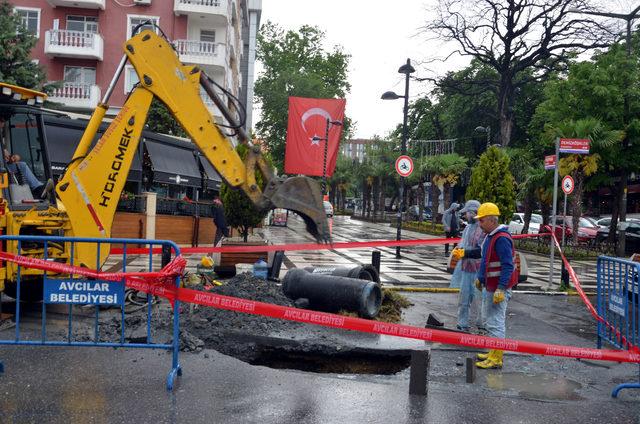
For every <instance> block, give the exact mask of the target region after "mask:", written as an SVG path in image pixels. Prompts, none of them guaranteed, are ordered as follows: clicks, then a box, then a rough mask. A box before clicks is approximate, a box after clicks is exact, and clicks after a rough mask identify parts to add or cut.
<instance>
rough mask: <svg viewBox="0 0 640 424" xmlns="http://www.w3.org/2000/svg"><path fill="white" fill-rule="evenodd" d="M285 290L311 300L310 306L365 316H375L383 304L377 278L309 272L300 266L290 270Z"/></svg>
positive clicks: (297, 297) (316, 308) (285, 279)
mask: <svg viewBox="0 0 640 424" xmlns="http://www.w3.org/2000/svg"><path fill="white" fill-rule="evenodd" d="M282 291H283V292H284V294H285V295H286V296H287V297H289V298H290V299H293V300H297V299H301V298H302V299H308V300H309V307H310V308H311V309H314V310H320V311H327V312H334V311H338V310H340V309H345V310H348V311H355V312H357V313H358V315H360V316H361V317H363V318H375V317H376V316H377V315H378V312H379V311H380V304H381V303H382V290H381V289H380V285H379V284H377V283H376V282H374V281H368V280H360V279H355V278H348V277H341V276H335V275H328V274H319V273H310V272H307V271H305V270H304V269H300V268H294V269H292V270H289V271H287V274H286V275H285V277H284V279H283V281H282Z"/></svg>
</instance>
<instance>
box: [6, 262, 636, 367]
mask: <svg viewBox="0 0 640 424" xmlns="http://www.w3.org/2000/svg"><path fill="white" fill-rule="evenodd" d="M0 258H1V259H3V260H6V261H11V262H15V263H18V264H20V265H22V266H25V267H31V268H37V269H42V270H48V271H53V272H60V273H66V274H74V275H84V276H87V277H92V278H98V279H104V280H109V281H121V280H123V279H124V280H125V281H126V285H127V286H128V287H130V288H133V289H136V290H140V291H143V292H146V293H149V294H153V295H157V296H161V297H164V298H166V299H168V300H169V301H170V302H172V303H173V301H174V300H175V299H176V297H177V299H178V300H179V301H181V302H186V303H195V304H199V305H203V306H210V307H214V308H219V309H225V310H229V311H235V312H242V313H249V314H254V315H262V316H268V317H272V318H276V319H284V320H289V321H297V322H302V323H307V324H314V325H322V326H325V327H332V328H341V329H345V330H354V331H361V332H367V333H375V334H384V335H390V336H398V337H405V338H412V339H418V340H424V341H427V342H437V343H445V344H453V345H460V346H468V347H474V348H482V349H500V350H507V351H513V352H520V353H530V354H536V355H549V356H561V357H569V358H582V359H597V360H603V361H615V362H634V363H640V352H639V351H638V349H637V348H634V349H633V350H631V351H620V350H605V349H592V348H581V347H575V346H565V345H554V344H546V343H539V342H530V341H523V340H514V339H500V338H495V337H489V336H476V335H471V334H464V333H458V332H451V331H445V330H436V329H426V328H420V327H412V326H409V325H403V324H390V323H381V322H377V321H370V320H365V319H361V318H352V317H346V316H342V315H335V314H330V313H326V312H316V311H309V310H305V309H298V308H291V307H286V306H279V305H273V304H268V303H263V302H257V301H253V300H247V299H241V298H236V297H230V296H223V295H218V294H214V293H207V292H202V291H198V290H192V289H185V288H176V287H175V285H173V283H172V280H173V279H174V278H175V277H176V276H178V275H181V273H182V271H183V270H184V267H185V265H186V261H185V260H184V258H182V257H181V256H178V257H176V258H175V259H174V260H173V261H171V262H170V263H169V264H168V265H167V266H166V267H165V268H163V269H162V270H161V271H159V272H148V273H142V272H139V273H128V272H127V273H123V272H121V273H103V272H99V271H95V270H88V269H86V268H80V267H77V266H71V265H66V264H61V263H55V262H54V263H52V262H49V261H45V260H42V259H36V258H28V257H24V256H17V255H13V254H10V253H6V252H0ZM587 300H588V299H587Z"/></svg>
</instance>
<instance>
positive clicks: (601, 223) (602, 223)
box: [596, 216, 640, 228]
mask: <svg viewBox="0 0 640 424" xmlns="http://www.w3.org/2000/svg"><path fill="white" fill-rule="evenodd" d="M627 221H628V222H640V219H638V218H627ZM596 224H598V227H607V228H608V227H609V226H610V225H611V217H610V216H608V217H606V218H600V219H598V220H596Z"/></svg>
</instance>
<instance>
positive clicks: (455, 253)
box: [451, 247, 464, 259]
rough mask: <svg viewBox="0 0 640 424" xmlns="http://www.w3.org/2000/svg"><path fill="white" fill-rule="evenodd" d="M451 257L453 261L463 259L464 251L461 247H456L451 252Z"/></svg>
mask: <svg viewBox="0 0 640 424" xmlns="http://www.w3.org/2000/svg"><path fill="white" fill-rule="evenodd" d="M451 256H453V258H454V259H462V258H464V249H463V248H461V247H456V248H455V249H453V250H452V251H451Z"/></svg>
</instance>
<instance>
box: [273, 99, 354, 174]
mask: <svg viewBox="0 0 640 424" xmlns="http://www.w3.org/2000/svg"><path fill="white" fill-rule="evenodd" d="M346 102H347V101H346V100H345V99H309V98H306V97H289V124H288V126H287V143H286V146H285V156H284V172H285V173H286V174H303V175H315V176H319V177H321V176H322V166H323V163H324V149H325V143H326V141H325V138H328V139H329V142H328V144H326V147H327V171H326V174H327V177H330V176H331V175H332V174H333V170H334V169H335V167H336V160H337V159H338V150H339V147H340V146H339V144H340V136H341V135H342V122H343V121H344V107H345V105H346ZM327 120H329V137H326V136H325V134H326V131H327ZM336 121H339V123H338V122H336ZM331 122H333V123H331Z"/></svg>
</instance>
